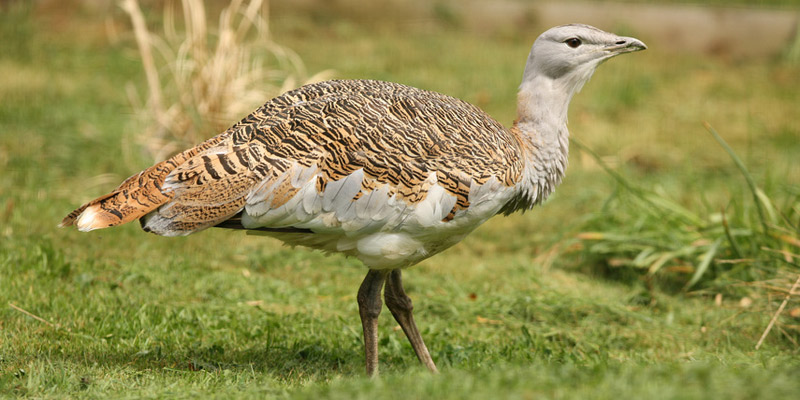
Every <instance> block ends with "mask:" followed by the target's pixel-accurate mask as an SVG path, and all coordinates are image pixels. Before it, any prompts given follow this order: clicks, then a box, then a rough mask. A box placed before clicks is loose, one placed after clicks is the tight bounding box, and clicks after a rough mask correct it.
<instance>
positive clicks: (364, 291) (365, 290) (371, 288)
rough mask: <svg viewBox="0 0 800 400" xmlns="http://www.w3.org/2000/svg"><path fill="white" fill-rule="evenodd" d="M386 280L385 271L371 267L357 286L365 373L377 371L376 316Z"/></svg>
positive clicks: (379, 311) (381, 305)
mask: <svg viewBox="0 0 800 400" xmlns="http://www.w3.org/2000/svg"><path fill="white" fill-rule="evenodd" d="M384 281H386V271H379V270H374V269H371V270H369V272H367V276H366V277H365V278H364V282H362V283H361V287H360V288H358V296H357V297H356V300H358V313H359V314H360V315H361V326H362V327H363V328H364V354H365V356H366V359H367V375H369V376H373V375H375V374H377V373H378V316H379V315H380V314H381V307H383V304H382V303H381V289H383V283H384Z"/></svg>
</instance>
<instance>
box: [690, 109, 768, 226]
mask: <svg viewBox="0 0 800 400" xmlns="http://www.w3.org/2000/svg"><path fill="white" fill-rule="evenodd" d="M703 126H705V128H706V130H707V131H708V132H709V133H711V136H713V137H714V139H715V140H716V141H717V143H719V144H720V146H722V148H723V149H724V150H725V152H727V153H728V155H729V156H730V157H731V159H732V160H733V163H734V164H736V167H738V168H739V171H741V172H742V175H743V176H744V179H745V181H747V186H748V187H749V188H750V192H751V193H752V194H753V201H754V202H755V204H756V210H757V211H758V219H759V220H760V221H761V228H762V230H763V232H764V234H767V235H768V234H769V226H768V225H767V218H766V216H764V208H763V204H762V199H761V197H762V196H759V192H760V189H759V188H758V186H756V182H755V180H753V176H752V175H750V171H748V170H747V167H745V165H744V162H742V159H740V158H739V156H737V155H736V152H734V151H733V149H732V148H731V146H729V145H728V142H726V141H725V139H723V138H722V136H720V135H719V133H717V131H716V129H714V127H712V126H711V124H709V123H708V122H703ZM762 195H763V193H762Z"/></svg>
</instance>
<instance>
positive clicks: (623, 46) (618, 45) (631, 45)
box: [605, 36, 647, 55]
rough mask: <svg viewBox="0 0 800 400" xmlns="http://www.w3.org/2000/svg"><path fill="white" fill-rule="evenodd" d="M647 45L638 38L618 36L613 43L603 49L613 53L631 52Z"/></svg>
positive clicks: (642, 48)
mask: <svg viewBox="0 0 800 400" xmlns="http://www.w3.org/2000/svg"><path fill="white" fill-rule="evenodd" d="M646 48H647V46H646V45H645V44H644V42H642V41H641V40H639V39H636V38H632V37H624V36H623V37H619V38H617V41H616V42H615V43H614V44H610V45H608V46H606V47H605V50H606V51H608V52H609V53H611V54H613V55H617V54H623V53H632V52H634V51H639V50H644V49H646Z"/></svg>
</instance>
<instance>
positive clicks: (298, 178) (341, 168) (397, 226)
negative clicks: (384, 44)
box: [60, 24, 647, 376]
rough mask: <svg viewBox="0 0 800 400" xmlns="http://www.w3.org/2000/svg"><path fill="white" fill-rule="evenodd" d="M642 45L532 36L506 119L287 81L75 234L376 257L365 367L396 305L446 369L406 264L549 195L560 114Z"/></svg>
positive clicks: (435, 102) (428, 96) (363, 307)
mask: <svg viewBox="0 0 800 400" xmlns="http://www.w3.org/2000/svg"><path fill="white" fill-rule="evenodd" d="M646 48H647V47H646V46H645V44H644V43H643V42H642V41H640V40H638V39H636V38H632V37H625V36H619V35H616V34H613V33H609V32H605V31H603V30H600V29H598V28H595V27H592V26H589V25H584V24H569V25H561V26H556V27H554V28H551V29H548V30H546V31H545V32H544V33H542V34H541V35H540V36H538V37H537V39H536V40H535V41H534V43H533V46H532V47H531V51H530V54H529V55H528V58H527V62H526V64H525V69H524V73H523V75H522V82H521V84H520V86H519V91H518V95H517V119H516V120H515V121H514V122H513V124H512V125H511V126H510V127H508V128H506V127H504V126H503V125H502V124H500V123H499V122H497V121H496V120H495V119H494V118H492V117H491V116H489V115H488V114H487V113H485V112H484V111H482V110H481V109H479V108H478V107H476V106H474V105H472V104H469V103H467V102H465V101H462V100H459V99H457V98H454V97H450V96H447V95H444V94H440V93H437V92H433V91H427V90H422V89H418V88H414V87H410V86H406V85H402V84H398V83H391V82H384V81H377V80H330V81H323V82H318V83H313V84H308V85H305V86H301V87H299V88H297V89H295V90H291V91H288V92H286V93H284V94H282V95H279V96H277V97H275V98H273V99H272V100H269V101H267V102H266V103H265V104H264V105H263V106H261V107H259V108H258V109H256V110H255V111H254V112H253V113H251V114H250V115H248V116H246V117H245V118H244V119H242V120H241V121H239V122H238V123H236V124H234V125H233V126H231V127H230V128H229V129H227V130H226V131H224V132H222V133H221V134H219V135H217V136H214V137H212V138H210V139H208V140H206V141H205V142H203V143H200V144H199V145H197V146H195V147H193V148H190V149H187V150H185V151H183V152H180V153H178V154H176V155H174V156H172V157H171V158H169V159H167V160H165V161H162V162H159V163H157V164H155V165H153V166H151V167H149V168H147V169H145V170H143V171H141V172H139V173H136V174H134V175H133V176H131V177H129V178H128V179H126V180H125V181H123V182H122V183H121V184H120V185H119V186H118V187H117V188H116V189H114V190H113V191H111V192H110V193H108V194H105V195H103V196H100V197H98V198H97V199H94V200H92V201H90V202H88V203H86V204H84V205H82V206H80V207H79V208H77V209H75V210H74V211H72V212H71V213H69V215H67V216H66V217H65V218H64V219H63V221H62V222H61V224H60V226H62V227H66V226H72V225H75V226H77V228H78V230H80V231H84V232H86V231H91V230H95V229H101V228H108V227H112V226H117V225H121V224H124V223H127V222H131V221H134V220H137V219H138V220H139V223H140V225H141V227H142V229H143V230H144V231H147V232H152V233H155V234H157V235H162V236H182V235H188V234H191V233H195V232H198V231H202V230H204V229H206V228H211V227H219V228H228V229H240V230H241V229H243V230H247V231H248V233H254V234H258V235H263V236H268V237H272V238H276V239H278V240H281V241H283V242H284V243H285V244H288V245H291V246H305V247H309V248H312V249H318V250H322V251H323V252H326V253H343V254H345V255H347V256H352V257H355V258H357V259H359V260H361V262H362V263H363V264H364V265H365V266H366V267H367V273H366V277H365V278H364V280H363V282H362V283H361V285H360V287H359V289H358V292H357V296H356V301H357V303H358V310H359V315H360V318H361V323H362V329H363V336H364V356H365V366H366V373H367V374H368V375H370V376H373V375H376V374H377V372H378V331H377V329H378V316H379V314H380V312H381V310H382V308H383V304H382V303H383V302H382V300H381V292H382V291H383V298H384V301H385V303H386V306H387V308H388V309H389V311H390V312H391V314H392V315H393V316H394V318H395V320H396V321H397V322H398V324H399V325H400V327H401V328H402V330H403V331H404V333H405V335H406V336H407V337H408V340H409V342H410V343H411V347H412V348H413V350H414V352H415V354H416V356H417V358H418V359H419V361H420V362H421V363H422V364H423V365H424V366H425V367H427V368H428V369H429V370H430V371H431V372H433V373H436V372H438V369H437V367H436V365H435V363H434V361H433V359H432V358H431V355H430V352H429V350H428V348H427V347H426V345H425V343H424V341H423V339H422V336H421V334H420V331H419V329H418V327H417V324H416V322H415V320H414V317H413V304H412V301H411V299H410V298H409V296H408V295H407V294H406V292H405V290H404V288H403V283H402V275H401V274H402V271H403V270H404V269H406V268H408V267H411V266H413V265H415V264H417V263H419V262H420V261H422V260H424V259H426V258H429V257H431V256H433V255H435V254H437V253H440V252H441V251H443V250H445V249H447V248H449V247H451V246H453V245H455V244H456V243H458V242H459V241H461V240H462V239H463V238H464V237H465V236H467V234H469V233H470V232H472V231H473V230H474V229H475V228H477V227H478V226H479V225H481V224H483V223H484V222H486V221H487V220H488V219H489V218H491V217H493V216H495V215H499V214H504V215H508V214H512V213H514V212H517V211H524V210H527V209H530V208H532V207H534V206H536V205H538V204H540V203H542V202H543V201H544V200H545V199H547V198H548V196H550V195H551V194H552V193H553V190H554V189H555V187H556V186H557V185H558V184H559V183H560V182H561V180H562V177H563V176H564V173H565V171H566V168H567V158H568V149H569V140H568V138H569V132H568V130H567V110H568V107H569V103H570V101H571V99H572V97H573V95H574V94H575V93H577V92H579V91H580V90H581V88H582V87H583V85H584V84H585V83H586V82H587V81H588V80H589V79H590V78H591V76H592V74H593V73H594V71H595V69H596V68H597V67H598V66H599V65H600V64H601V63H603V62H604V61H606V60H608V59H610V58H612V57H614V56H617V55H620V54H625V53H630V52H635V51H639V50H644V49H646Z"/></svg>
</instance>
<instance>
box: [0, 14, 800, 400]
mask: <svg viewBox="0 0 800 400" xmlns="http://www.w3.org/2000/svg"><path fill="white" fill-rule="evenodd" d="M42 4H44V6H40V7H37V8H36V9H32V8H30V7H27V6H18V5H17V6H14V5H0V37H2V38H3V39H2V40H0V103H1V104H0V170H1V171H2V173H0V396H10V397H13V396H29V397H34V398H65V397H80V398H86V397H89V398H106V397H110V398H126V397H135V398H139V397H170V398H182V397H187V398H188V397H192V398H194V397H199V396H202V397H236V398H247V397H252V398H264V397H276V398H343V399H344V398H346V399H351V398H370V399H371V398H383V397H386V398H453V399H455V398H520V399H527V398H539V397H544V398H601V399H602V398H614V399H618V398H654V399H655V398H681V399H683V398H697V399H705V398H726V399H749V398H794V397H796V395H797V393H798V392H800V361H799V360H800V357H799V356H800V346H799V345H798V341H800V301H798V300H797V297H798V296H797V295H795V296H794V297H793V298H790V301H789V302H788V303H787V306H786V307H785V309H784V311H783V312H782V313H781V315H780V316H779V318H778V319H777V320H776V324H775V325H774V327H773V328H772V330H771V331H770V333H769V334H768V335H767V337H766V339H765V340H764V343H763V344H762V345H761V347H760V348H759V349H758V350H756V349H755V345H756V343H757V342H758V340H759V338H760V337H761V336H762V333H763V332H764V331H765V329H766V328H767V326H768V324H769V323H770V319H771V318H772V317H773V315H774V314H775V312H776V311H777V309H778V307H779V306H780V304H781V302H782V300H783V299H784V297H785V295H786V293H787V291H788V290H789V286H791V283H792V282H794V279H796V278H797V276H798V272H800V267H798V261H797V260H798V257H800V256H798V254H800V240H797V238H798V234H799V233H800V231H798V226H799V225H800V200H798V199H799V198H800V163H798V162H797V160H798V158H797V154H800V122H798V119H797V115H798V113H797V107H798V105H799V104H800V91H798V90H797V89H798V88H800V64H798V62H797V61H792V60H791V59H789V58H787V57H785V56H782V55H776V56H775V57H773V58H769V59H729V58H725V57H720V56H712V55H697V54H680V53H678V54H675V53H664V52H661V51H659V48H658V46H656V45H654V43H658V40H663V39H660V38H652V39H653V40H654V42H651V41H648V38H646V37H643V38H642V39H644V40H645V42H648V44H649V45H650V48H649V49H648V50H647V51H645V52H641V53H636V54H633V55H628V56H624V57H620V58H619V59H615V60H613V61H611V62H609V63H607V64H605V65H603V66H601V67H600V68H599V70H598V71H597V73H596V74H595V76H594V78H593V80H592V81H591V82H590V83H589V84H587V86H586V87H585V88H584V89H583V92H581V93H580V94H578V95H577V96H576V98H575V99H574V100H573V103H572V106H571V109H570V131H571V132H572V133H573V136H574V137H575V138H576V139H577V140H579V143H583V144H584V145H585V146H586V147H587V148H588V149H591V150H592V151H581V150H579V149H578V148H577V147H578V144H576V145H574V146H573V152H572V154H571V158H570V169H569V171H568V173H567V177H566V179H565V181H564V183H563V184H562V185H561V187H560V188H559V189H558V191H557V193H556V195H555V196H553V197H552V198H551V200H549V201H548V202H547V203H546V204H545V205H544V206H543V207H539V208H537V209H536V210H533V211H531V212H528V213H525V214H515V215H512V216H509V217H496V218H494V219H492V220H490V221H489V222H488V223H486V224H485V225H484V226H482V227H481V228H479V229H478V230H477V231H476V232H474V233H473V234H472V235H471V236H469V237H468V238H467V239H466V240H465V241H464V242H463V243H461V244H459V245H457V246H455V247H454V248H452V249H450V250H448V251H446V252H444V253H442V254H440V255H438V256H436V257H434V258H431V259H428V260H426V261H424V262H422V263H421V264H419V265H417V266H415V267H414V268H412V269H410V270H408V271H406V273H405V282H406V288H407V290H408V291H409V294H410V296H411V297H412V298H413V300H414V304H415V309H416V315H417V322H418V324H419V325H420V329H421V331H422V335H423V337H425V340H426V343H427V345H428V348H429V349H430V350H431V354H432V356H433V358H434V360H435V361H436V362H437V365H438V366H439V368H440V370H441V371H442V373H441V374H440V375H435V376H434V375H430V374H428V373H427V372H426V371H425V370H424V369H423V368H422V367H421V366H419V364H418V362H417V360H416V358H415V356H414V354H413V351H412V350H411V347H410V345H409V344H408V343H407V341H406V339H405V337H404V336H403V333H402V331H400V330H399V329H398V327H396V324H395V323H394V321H393V320H392V318H391V315H390V313H388V312H384V313H383V314H382V315H381V322H380V331H379V335H380V359H381V376H380V378H378V379H369V378H367V377H365V375H364V372H363V354H362V341H361V340H362V339H361V327H360V322H359V319H358V311H357V305H356V301H355V295H356V290H357V288H358V285H359V284H360V282H361V280H362V279H363V276H364V274H365V273H366V270H365V269H364V267H363V266H361V265H360V264H359V262H358V261H357V260H353V259H347V258H344V257H341V256H324V255H322V254H320V253H318V252H314V251H310V250H305V249H290V248H288V247H283V246H282V245H281V244H280V243H279V242H277V241H274V240H271V239H265V238H261V237H256V236H247V235H245V234H243V233H241V232H231V231H223V230H208V231H204V232H202V233H199V234H196V235H192V236H189V237H183V238H162V237H157V236H155V235H149V234H146V233H144V232H142V231H141V230H140V229H139V227H138V224H129V225H125V226H122V227H118V228H114V229H108V230H102V231H96V232H91V233H89V234H83V233H79V232H77V231H75V230H71V229H58V228H57V227H56V226H57V224H58V222H59V221H60V220H61V218H63V216H65V215H66V214H67V213H68V212H69V211H71V210H72V209H73V208H74V207H76V206H78V205H80V204H81V203H82V202H84V201H87V200H90V199H91V198H93V197H95V196H97V195H101V194H103V193H105V192H106V191H108V190H109V189H111V188H113V187H114V186H115V185H116V184H117V183H119V182H120V181H121V180H123V179H124V178H126V177H127V176H129V175H131V174H133V173H135V172H138V171H139V170H140V169H142V168H145V167H147V166H149V165H150V164H151V162H152V161H153V160H152V159H149V158H148V155H147V154H146V153H145V152H143V151H142V149H141V148H140V147H138V146H137V145H136V144H135V143H136V140H135V137H136V135H137V132H138V130H139V129H141V123H140V122H139V119H138V118H137V115H136V114H135V112H134V109H133V108H132V106H131V101H130V93H131V92H132V91H138V92H139V93H143V92H144V90H145V87H146V84H145V76H144V72H143V71H142V66H141V64H140V59H139V56H138V53H137V50H136V44H135V41H134V39H133V36H132V34H131V33H130V27H129V25H128V21H127V17H126V16H125V15H124V13H122V12H121V11H120V10H119V9H117V8H116V7H111V8H110V9H109V10H99V9H92V8H91V7H88V6H84V7H75V8H59V7H57V6H55V7H52V8H48V7H47V6H46V5H48V4H51V5H52V4H53V3H48V2H44V3H42ZM81 4H83V3H81ZM158 10H159V8H157V7H156V8H155V9H154V10H150V11H148V15H149V16H153V17H156V18H157V14H158V12H157V11H158ZM368 11H369V10H368ZM211 12H212V10H209V13H211ZM364 12H366V11H363V10H362V12H361V13H353V15H354V16H352V17H348V12H347V10H344V11H341V10H340V12H338V13H336V12H330V13H324V12H317V13H313V12H308V10H306V9H304V8H303V7H297V8H294V7H291V6H286V5H283V6H276V7H275V8H274V10H273V13H272V15H271V31H272V33H273V35H274V39H275V40H276V41H277V42H279V43H281V44H282V45H285V46H287V47H289V48H291V49H293V50H294V51H295V52H297V54H299V55H300V57H301V58H302V60H303V62H304V63H305V67H306V69H307V70H308V71H310V72H312V73H313V72H316V71H321V70H325V69H332V70H334V71H335V72H334V73H335V77H337V78H372V79H382V80H389V81H396V82H401V83H405V84H409V85H413V86H417V87H421V88H425V89H429V90H436V91H440V92H443V93H447V94H449V95H453V96H455V97H459V98H462V99H465V100H467V101H469V102H472V103H474V104H477V105H479V106H480V107H482V108H483V109H485V110H486V111H487V112H488V113H489V114H491V115H493V116H495V117H496V118H497V119H498V120H499V121H501V122H503V123H507V124H508V123H510V122H511V121H513V119H514V116H515V115H514V112H515V91H516V87H517V85H518V84H519V79H520V77H521V73H522V68H523V66H524V64H523V63H524V60H525V57H526V56H527V54H528V51H529V48H530V44H531V41H532V40H533V39H534V38H535V37H536V35H537V34H538V33H540V32H541V31H543V30H544V29H546V28H547V27H544V26H538V25H536V24H530V25H524V26H522V25H515V26H513V27H511V28H509V30H504V31H500V32H492V33H486V32H473V31H471V30H470V29H468V28H467V27H464V26H462V25H460V24H459V23H457V21H456V22H454V21H453V19H452V16H450V14H449V13H448V11H447V10H446V9H442V10H439V11H438V12H437V13H434V14H435V15H436V16H437V17H436V18H433V19H430V20H425V21H418V20H415V19H413V18H411V17H408V16H406V15H404V14H402V13H400V12H397V15H396V16H395V17H394V18H392V17H390V16H386V15H384V16H382V17H380V18H378V17H376V18H373V19H370V18H365V17H364V16H363V13H364ZM389 14H391V13H389ZM210 18H213V17H210ZM398 21H400V22H398ZM157 26H158V24H154V27H157ZM110 27H111V28H110ZM603 28H606V29H609V30H613V29H616V28H617V27H603ZM109 31H113V32H115V33H114V34H113V35H112V34H109ZM623 33H626V34H630V35H634V36H635V35H636V32H623ZM264 100H267V99H264ZM231 122H233V121H231ZM703 122H708V123H710V124H711V125H712V126H713V127H714V129H715V130H716V131H717V132H719V134H720V135H721V136H722V137H723V138H724V140H725V141H726V142H727V143H728V144H729V145H730V146H731V148H732V150H733V151H734V152H735V154H737V155H738V157H739V158H741V160H742V163H743V164H744V166H745V167H746V169H747V171H748V172H747V174H749V175H750V176H752V180H753V182H754V183H755V184H756V185H757V186H758V187H759V188H760V190H762V192H761V193H763V196H764V197H765V198H769V199H770V201H769V202H764V201H762V202H761V203H759V202H758V201H755V200H754V199H753V192H752V191H751V190H750V188H749V186H748V183H747V181H746V178H745V175H746V174H745V173H743V172H742V171H741V170H740V169H739V168H737V166H736V164H735V162H734V161H733V160H732V157H731V155H730V154H729V153H728V152H726V151H725V149H724V148H723V147H722V146H720V144H719V143H718V142H717V141H716V140H715V139H714V137H713V136H712V135H711V134H710V133H709V132H708V130H707V129H706V128H704V125H703ZM592 153H596V154H597V158H595V157H593V156H592ZM604 168H608V169H609V170H610V171H611V172H612V173H614V174H617V175H616V176H618V179H615V177H614V176H615V175H611V174H609V173H608V172H607V171H606V170H605V169H604ZM766 204H770V205H771V206H772V208H769V207H768V206H765V205H766ZM653 210H656V211H653ZM758 210H762V212H763V213H766V214H767V216H766V217H765V218H764V219H762V218H760V217H759V212H758ZM723 215H725V216H726V218H728V219H726V220H725V221H726V222H727V223H728V224H729V225H730V232H728V233H730V235H731V239H727V237H726V236H725V235H724V233H725V232H723V230H724V228H725V226H724V225H723V224H722V223H721V219H722V216H723ZM762 223H763V225H765V226H766V228H764V229H763V230H762ZM615 235H616V236H615ZM715 235H716V236H715ZM613 238H621V239H619V240H616V241H615V240H613ZM717 238H720V239H719V240H720V244H719V245H718V248H719V249H720V250H718V251H717V252H715V253H713V254H712V256H711V257H709V258H708V261H709V263H708V264H707V266H706V268H707V272H703V270H701V269H700V266H701V265H703V260H704V257H703V256H704V255H705V254H711V253H708V251H709V250H710V249H712V248H713V246H714V241H715V240H717ZM640 239H641V240H642V242H643V243H645V244H646V245H649V246H651V248H652V251H650V253H648V254H643V252H644V251H645V250H643V249H646V248H647V247H646V245H643V246H644V247H636V245H638V244H640V243H639V242H637V241H638V240H640ZM645 239H646V240H645ZM793 240H794V241H793ZM648 243H649V244H648ZM730 243H734V244H733V245H729V244H730ZM737 243H738V246H739V248H737V249H738V250H737V249H734V248H733V247H735V246H737ZM681 250H686V252H685V253H676V254H671V253H670V254H671V255H669V256H665V259H664V262H663V263H662V266H661V267H660V268H658V270H657V271H649V270H648V268H652V266H653V264H654V263H653V262H650V263H644V262H640V261H642V260H644V259H647V258H648V257H649V254H656V255H660V254H665V253H668V252H669V251H676V252H680V251H681ZM737 251H738V252H740V254H739V255H741V257H735V254H734V253H736V252H737ZM658 252H661V253H658ZM637 257H640V258H637ZM656 258H657V257H656ZM698 270H700V271H701V273H698ZM694 276H697V281H696V282H694V283H693V284H692V285H688V282H690V280H691V279H692V277H694Z"/></svg>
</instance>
